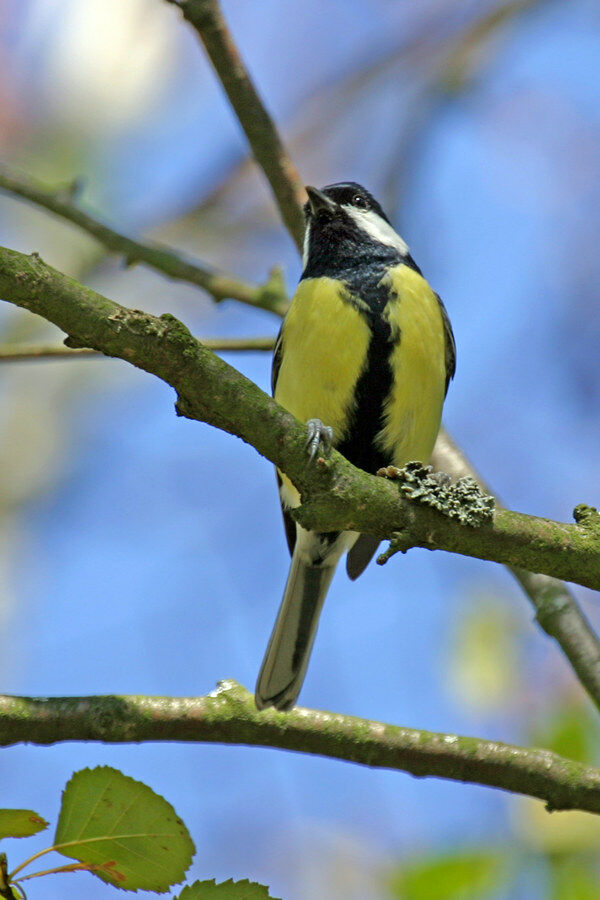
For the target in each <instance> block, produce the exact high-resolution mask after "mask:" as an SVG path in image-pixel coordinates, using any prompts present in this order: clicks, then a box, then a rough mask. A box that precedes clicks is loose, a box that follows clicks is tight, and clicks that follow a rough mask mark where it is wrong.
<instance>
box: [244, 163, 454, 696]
mask: <svg viewBox="0 0 600 900" xmlns="http://www.w3.org/2000/svg"><path fill="white" fill-rule="evenodd" d="M306 191H307V194H308V202H307V203H306V205H305V208H304V211H305V216H306V232H305V237H304V252H303V267H304V268H303V272H302V276H301V279H300V283H299V284H298V288H297V290H296V292H295V294H294V297H293V300H292V303H291V305H290V308H289V311H288V313H287V315H286V317H285V319H284V321H283V325H282V327H281V331H280V333H279V337H278V339H277V343H276V347H275V354H274V359H273V372H272V388H273V395H274V397H275V400H277V402H278V403H280V404H281V406H283V407H285V409H287V410H289V412H291V413H293V415H294V416H296V418H298V419H300V420H301V421H302V422H306V423H307V429H308V442H307V447H308V450H309V454H310V456H311V458H314V456H315V455H316V452H317V451H318V449H319V446H320V445H324V449H325V450H326V449H327V447H328V446H331V445H332V446H334V447H336V448H337V450H339V451H340V453H342V454H343V455H344V456H345V457H346V459H348V460H349V461H350V462H351V463H353V464H354V465H355V466H358V467H359V468H361V469H364V470H365V471H366V472H371V473H375V472H377V470H378V469H379V468H381V467H382V466H388V465H394V466H398V467H402V466H404V465H406V463H408V462H410V461H411V460H419V461H421V462H423V463H426V462H427V461H428V459H429V456H430V454H431V452H432V450H433V445H434V444H435V440H436V437H437V433H438V430H439V427H440V421H441V415H442V406H443V403H444V398H445V396H446V392H447V390H448V384H449V382H450V379H451V378H452V377H453V376H454V370H455V360H456V350H455V344H454V336H453V334H452V327H451V325H450V321H449V319H448V315H447V313H446V310H445V308H444V305H443V303H442V301H441V300H440V298H439V297H438V295H437V294H436V293H435V292H434V291H433V290H432V289H431V288H430V287H429V285H428V283H427V281H425V279H424V278H423V276H422V274H421V271H420V269H419V267H418V266H417V265H416V263H415V261H414V260H413V258H412V256H411V255H410V253H409V250H408V247H407V245H406V244H405V242H404V241H403V240H402V238H401V237H400V236H399V235H398V234H397V233H396V231H395V230H394V228H393V227H392V225H391V223H390V221H389V219H388V217H387V216H386V214H385V213H384V211H383V210H382V208H381V206H380V205H379V203H378V202H377V201H376V200H375V198H374V197H373V196H372V195H371V194H370V193H369V191H367V190H366V189H365V188H364V187H361V185H359V184H356V183H355V182H352V181H350V182H344V183H341V184H331V185H328V186H327V187H324V188H323V189H322V190H317V189H316V188H314V187H307V188H306ZM277 477H278V482H279V491H280V497H281V505H282V509H283V519H284V524H285V531H286V536H287V542H288V545H289V548H290V552H291V554H292V562H291V566H290V571H289V575H288V579H287V583H286V586H285V591H284V594H283V599H282V601H281V606H280V609H279V613H278V616H277V620H276V622H275V626H274V628H273V632H272V634H271V638H270V641H269V645H268V647H267V651H266V654H265V658H264V660H263V664H262V667H261V670H260V674H259V676H258V682H257V685H256V694H255V700H256V705H257V707H258V709H264V708H265V707H268V706H274V707H275V708H276V709H280V710H287V709H291V708H292V707H293V706H294V704H295V703H296V700H297V698H298V694H299V693H300V689H301V687H302V682H303V680H304V676H305V673H306V667H307V665H308V659H309V656H310V652H311V649H312V645H313V641H314V638H315V633H316V630H317V625H318V621H319V615H320V613H321V609H322V606H323V601H324V599H325V595H326V593H327V589H328V587H329V584H330V582H331V579H332V577H333V573H334V571H335V567H336V565H337V562H338V560H339V558H340V556H341V555H342V554H343V553H345V552H347V553H348V556H347V562H346V568H347V571H348V575H349V576H350V578H351V579H355V578H358V576H359V575H360V574H361V572H363V570H364V569H365V567H366V566H367V564H368V563H369V560H370V559H371V557H372V556H373V554H374V553H375V550H376V549H377V546H378V543H379V541H378V539H377V538H375V537H373V536H372V535H368V534H357V533H356V532H352V531H344V532H335V533H319V532H313V531H306V530H305V529H303V528H302V527H301V526H300V525H298V524H297V523H296V522H295V521H294V519H293V518H292V516H291V514H290V510H291V509H293V508H294V507H296V506H299V505H300V495H299V493H298V491H297V490H296V488H295V487H294V485H293V484H292V483H291V481H290V480H289V479H288V478H287V477H286V476H285V475H284V474H283V473H279V472H278V475H277Z"/></svg>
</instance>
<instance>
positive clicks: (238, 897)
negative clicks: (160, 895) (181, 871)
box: [174, 878, 277, 900]
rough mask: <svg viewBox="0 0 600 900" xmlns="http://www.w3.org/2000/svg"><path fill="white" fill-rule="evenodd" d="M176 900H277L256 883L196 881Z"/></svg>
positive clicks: (175, 899)
mask: <svg viewBox="0 0 600 900" xmlns="http://www.w3.org/2000/svg"><path fill="white" fill-rule="evenodd" d="M174 900H277V898H275V897H271V894H269V889H268V888H266V887H265V886H264V885H262V884H256V882H254V881H248V880H247V879H244V881H233V880H232V879H231V878H230V879H229V880H228V881H222V882H221V884H217V883H216V882H215V880H214V878H213V879H212V880H211V881H195V882H194V883H193V884H190V885H188V887H184V889H183V890H182V892H181V893H180V894H179V897H176V898H174Z"/></svg>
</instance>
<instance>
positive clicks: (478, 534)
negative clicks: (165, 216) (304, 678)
mask: <svg viewBox="0 0 600 900" xmlns="http://www.w3.org/2000/svg"><path fill="white" fill-rule="evenodd" d="M0 294H1V295H2V296H4V298H5V299H6V300H8V301H10V302H12V303H14V304H16V305H17V306H20V307H23V308H24V309H29V310H31V311H32V312H35V313H37V314H38V315H41V316H43V317H44V318H45V319H47V320H48V321H50V322H53V323H54V324H55V325H57V326H58V327H59V328H61V329H62V330H63V331H65V332H66V333H67V334H68V335H69V336H70V337H69V338H68V341H67V342H68V344H69V346H71V347H92V348H93V349H96V350H101V351H102V352H103V353H105V354H107V355H108V356H117V357H119V358H121V359H124V360H126V361H127V362H130V363H132V364H133V365H135V366H138V367H139V368H141V369H144V370H145V371H147V372H150V373H152V374H154V375H157V376H158V377H159V378H161V379H163V380H164V381H166V382H167V383H168V384H170V385H171V386H172V387H173V388H175V390H176V391H177V394H178V403H177V411H178V412H179V414H180V415H185V416H187V417H189V418H193V419H198V420H200V421H203V422H207V423H209V424H211V425H214V426H216V427H217V428H221V429H222V430H224V431H227V432H229V433H230V434H235V435H237V436H238V437H241V438H242V439H243V440H245V441H247V442H248V443H250V444H252V445H253V446H254V447H255V448H256V449H257V450H258V452H259V453H261V454H262V455H263V456H265V457H266V458H267V459H269V460H271V462H273V463H274V464H275V465H276V466H278V468H279V469H281V470H282V471H283V472H285V473H286V474H287V475H288V476H289V477H290V478H291V479H292V481H293V482H294V484H295V485H296V486H297V487H298V489H299V490H300V492H301V494H302V501H303V502H302V506H301V507H300V508H299V509H298V510H297V511H296V512H295V516H296V517H297V519H298V520H299V521H300V522H301V523H302V524H303V525H304V526H305V527H307V528H309V529H311V530H317V531H345V530H350V531H359V532H361V533H364V534H372V535H375V536H376V537H379V538H382V539H383V538H386V537H388V538H390V537H392V536H395V535H396V534H397V533H400V534H401V536H402V546H403V547H405V546H407V544H408V545H410V546H414V545H418V546H422V547H427V548H429V549H442V550H449V551H451V552H455V553H462V554H465V555H468V556H474V557H477V558H479V559H488V560H491V561H494V562H501V563H504V564H510V565H516V566H520V567H522V568H526V569H529V570H530V571H535V572H544V573H545V574H548V575H553V576H555V577H559V578H564V579H567V580H569V581H574V582H576V583H578V584H583V585H585V586H587V587H592V588H595V589H598V588H600V516H599V515H598V513H596V512H595V511H594V510H591V509H589V508H587V507H586V508H579V509H578V523H579V524H576V525H567V524H563V523H561V522H553V521H550V520H549V519H540V518H537V517H536V516H527V515H524V514H523V513H516V512H512V511H509V510H504V509H497V510H496V511H495V512H494V513H493V515H491V514H490V515H489V516H488V517H487V518H484V520H483V523H482V524H481V525H479V526H478V527H474V526H473V525H472V524H469V520H468V519H467V520H465V519H464V517H462V512H461V515H460V516H459V517H458V518H455V517H453V513H452V511H451V510H452V504H454V505H455V506H456V498H452V497H446V498H444V497H441V498H440V497H437V496H432V490H431V489H430V486H428V485H425V484H424V487H425V488H426V490H425V495H426V496H425V500H424V501H423V502H419V503H415V502H411V501H410V500H408V499H406V496H405V493H406V492H404V493H403V491H404V488H405V487H406V485H404V484H403V483H402V482H401V483H400V489H398V487H397V486H396V485H395V484H394V483H392V482H390V481H387V480H386V479H383V478H376V477H375V476H373V475H368V474H366V473H365V472H363V471H361V470H360V469H356V468H354V466H352V465H351V464H350V463H349V462H348V461H347V460H346V459H345V458H344V457H343V456H342V455H341V454H339V453H337V452H336V451H333V452H332V453H331V456H330V457H329V458H328V459H327V460H325V459H323V460H318V464H317V465H316V466H314V467H313V466H307V464H306V449H305V447H306V432H305V426H304V425H302V424H301V423H300V422H298V421H297V420H296V419H294V417H293V416H291V415H290V414H289V413H288V412H286V411H285V410H284V409H282V408H281V407H280V406H278V404H277V403H275V401H274V400H272V399H271V398H270V397H268V396H267V395H266V394H265V393H263V391H261V390H260V389H259V388H258V387H257V386H256V385H255V384H253V383H252V382H251V381H250V380H249V379H247V378H245V377H244V376H243V375H241V374H240V373H239V372H237V371H236V370H235V369H234V368H232V367H231V366H229V365H228V364H227V363H226V362H225V361H224V360H222V359H220V358H219V357H217V356H215V354H214V353H212V352H211V351H210V350H208V348H206V347H204V346H203V345H202V344H201V343H200V341H197V340H196V339H195V338H194V337H192V335H191V334H190V333H189V331H188V330H187V328H185V326H184V325H182V324H181V322H179V321H178V320H177V319H175V318H174V317H173V316H171V315H163V316H160V317H159V318H157V317H156V316H152V315H149V314H148V313H143V312H140V311H139V310H130V309H127V308H125V307H123V306H119V304H117V303H114V302H113V301H112V300H109V299H107V298H106V297H103V296H102V295H101V294H97V293H96V292H95V291H93V290H91V289H90V288H87V287H84V286H83V285H81V284H79V283H78V282H77V281H75V280H74V279H72V278H68V277H67V276H66V275H63V274H61V273H60V272H57V271H56V270H55V269H53V268H51V267H50V266H48V265H47V264H46V263H44V262H43V261H42V260H41V259H40V258H39V256H38V255H37V254H32V255H31V256H25V255H24V254H22V253H17V252H16V251H14V250H6V249H0ZM432 480H433V479H432ZM433 493H435V491H434V492H433ZM432 500H433V501H434V503H435V504H437V507H438V508H432V505H428V504H429V503H430V501H432ZM474 508H475V507H474ZM439 509H442V510H444V511H445V512H446V514H443V513H442V512H440V511H439ZM462 511H464V510H462ZM461 518H462V521H461Z"/></svg>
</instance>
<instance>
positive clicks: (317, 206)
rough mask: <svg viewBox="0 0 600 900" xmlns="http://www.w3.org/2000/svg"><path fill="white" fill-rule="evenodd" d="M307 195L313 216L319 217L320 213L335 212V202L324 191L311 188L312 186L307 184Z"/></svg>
mask: <svg viewBox="0 0 600 900" xmlns="http://www.w3.org/2000/svg"><path fill="white" fill-rule="evenodd" d="M306 193H307V194H308V204H309V206H310V211H311V213H312V214H313V216H316V215H318V213H320V212H329V213H332V212H334V211H335V208H336V204H335V202H334V201H333V200H331V198H330V197H328V196H327V194H324V193H323V191H319V190H318V189H317V188H316V187H311V185H310V184H307V185H306Z"/></svg>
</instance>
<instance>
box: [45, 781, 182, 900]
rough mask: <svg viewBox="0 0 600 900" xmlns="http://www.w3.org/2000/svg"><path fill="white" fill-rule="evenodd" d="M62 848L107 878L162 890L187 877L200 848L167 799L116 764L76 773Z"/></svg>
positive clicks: (64, 812) (65, 808)
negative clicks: (195, 854) (122, 770)
mask: <svg viewBox="0 0 600 900" xmlns="http://www.w3.org/2000/svg"><path fill="white" fill-rule="evenodd" d="M54 843H55V845H57V847H56V849H57V850H58V851H59V852H60V853H62V854H63V856H68V857H69V858H71V859H77V860H79V861H80V862H84V863H88V864H89V865H93V866H95V867H96V868H94V869H93V870H91V871H93V872H94V874H95V875H97V876H98V877H99V878H101V879H102V880H103V881H107V882H109V884H113V885H115V886H116V887H120V888H123V889H125V890H129V891H136V890H146V891H156V892H157V893H160V892H163V891H166V890H168V889H169V888H170V887H171V886H172V885H174V884H179V883H180V882H181V881H183V879H184V877H185V873H186V871H187V869H188V867H189V865H190V863H191V861H192V856H193V854H194V853H195V847H194V844H193V842H192V839H191V837H190V835H189V833H188V830H187V828H186V827H185V825H184V823H183V822H182V821H181V819H180V818H178V816H177V815H176V813H175V810H174V809H173V807H172V806H171V804H170V803H168V802H167V801H166V800H165V799H164V797H161V796H160V795H159V794H155V793H154V791H153V790H152V789H151V788H149V787H148V785H146V784H143V783H142V782H141V781H135V780H134V779H133V778H129V777H128V776H127V775H123V773H122V772H119V770H118V769H113V768H111V767H110V766H98V768H96V769H82V770H81V771H80V772H75V774H74V775H73V777H72V778H71V780H70V781H69V783H68V784H67V786H66V787H65V789H64V791H63V800H62V807H61V810H60V816H59V819H58V825H57V826H56V835H55V838H54Z"/></svg>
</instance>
